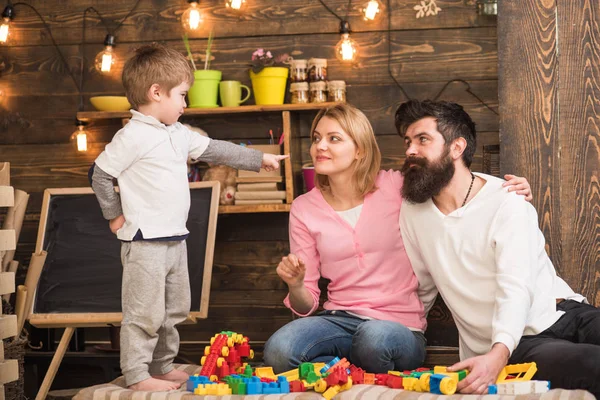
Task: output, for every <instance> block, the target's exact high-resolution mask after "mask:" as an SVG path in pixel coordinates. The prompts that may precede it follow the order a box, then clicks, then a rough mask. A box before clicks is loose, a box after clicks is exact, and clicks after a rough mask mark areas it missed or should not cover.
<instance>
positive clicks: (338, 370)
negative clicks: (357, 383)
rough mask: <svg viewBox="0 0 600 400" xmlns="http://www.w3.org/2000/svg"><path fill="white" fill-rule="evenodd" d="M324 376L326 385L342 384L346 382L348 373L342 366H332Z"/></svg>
mask: <svg viewBox="0 0 600 400" xmlns="http://www.w3.org/2000/svg"><path fill="white" fill-rule="evenodd" d="M329 371H330V373H329V375H327V377H326V378H325V381H326V382H327V386H334V385H344V384H346V382H348V374H347V372H346V368H344V367H343V366H339V367H333V368H331V369H330V370H329Z"/></svg>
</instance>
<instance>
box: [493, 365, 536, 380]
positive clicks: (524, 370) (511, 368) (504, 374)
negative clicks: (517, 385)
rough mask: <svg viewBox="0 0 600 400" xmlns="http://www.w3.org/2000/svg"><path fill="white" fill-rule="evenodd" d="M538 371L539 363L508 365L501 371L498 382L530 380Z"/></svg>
mask: <svg viewBox="0 0 600 400" xmlns="http://www.w3.org/2000/svg"><path fill="white" fill-rule="evenodd" d="M536 372H537V365H536V364H535V363H534V362H532V363H525V364H512V365H507V366H506V367H504V368H503V369H502V371H500V374H499V375H498V379H497V380H496V383H506V382H521V381H530V380H531V378H533V375H535V373H536Z"/></svg>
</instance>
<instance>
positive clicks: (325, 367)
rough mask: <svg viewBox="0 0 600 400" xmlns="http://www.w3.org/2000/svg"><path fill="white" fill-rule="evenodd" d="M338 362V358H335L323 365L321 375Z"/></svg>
mask: <svg viewBox="0 0 600 400" xmlns="http://www.w3.org/2000/svg"><path fill="white" fill-rule="evenodd" d="M339 362H340V358H339V357H335V358H334V359H333V360H331V361H329V362H328V363H327V364H325V366H324V367H323V368H321V371H319V372H321V374H324V373H325V372H327V370H329V368H331V367H333V366H334V365H335V364H337V363H339Z"/></svg>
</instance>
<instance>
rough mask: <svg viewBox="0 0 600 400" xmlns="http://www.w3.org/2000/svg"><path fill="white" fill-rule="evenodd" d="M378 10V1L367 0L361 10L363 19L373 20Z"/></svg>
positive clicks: (379, 8)
mask: <svg viewBox="0 0 600 400" xmlns="http://www.w3.org/2000/svg"><path fill="white" fill-rule="evenodd" d="M379 11H381V6H380V4H379V1H378V0H369V2H368V3H367V4H365V6H364V8H363V10H362V12H363V13H364V14H365V21H373V20H374V19H375V18H376V17H377V14H379Z"/></svg>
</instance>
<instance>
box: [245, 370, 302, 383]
mask: <svg viewBox="0 0 600 400" xmlns="http://www.w3.org/2000/svg"><path fill="white" fill-rule="evenodd" d="M288 372H289V371H288ZM297 372H298V370H297V369H296V373H297ZM284 373H285V372H284ZM254 375H256V376H258V377H259V378H269V379H273V380H275V381H276V380H277V377H276V376H275V373H274V372H273V367H256V368H255V369H254ZM284 376H285V375H284ZM286 378H287V377H286Z"/></svg>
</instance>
